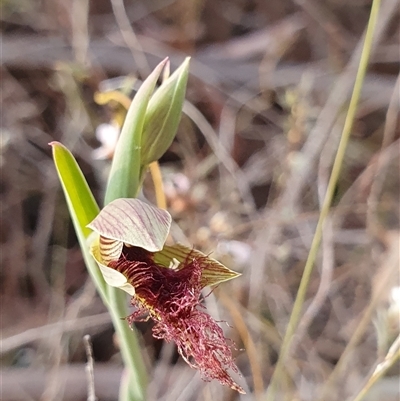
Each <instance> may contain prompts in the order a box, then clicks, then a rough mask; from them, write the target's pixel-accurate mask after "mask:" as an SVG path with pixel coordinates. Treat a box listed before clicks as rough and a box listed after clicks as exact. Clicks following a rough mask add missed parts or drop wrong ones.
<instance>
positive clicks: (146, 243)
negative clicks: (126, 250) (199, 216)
mask: <svg viewBox="0 0 400 401" xmlns="http://www.w3.org/2000/svg"><path fill="white" fill-rule="evenodd" d="M170 226H171V216H170V214H169V213H168V212H167V211H165V210H162V209H159V208H156V207H154V206H151V205H148V204H147V203H144V202H142V201H140V200H139V199H133V198H132V199H130V198H129V199H128V198H120V199H116V200H114V201H113V202H111V203H109V204H108V205H107V206H105V207H104V209H103V210H102V211H101V212H100V213H99V214H98V216H97V217H96V218H95V219H94V220H93V221H92V222H91V223H90V224H89V225H88V227H89V228H91V229H92V230H93V231H96V232H97V233H98V234H100V235H101V237H104V238H106V239H108V240H111V241H108V242H107V241H106V240H102V241H103V243H100V245H101V247H103V245H104V246H105V247H108V248H114V247H117V245H115V244H114V243H113V241H112V240H114V241H118V242H121V243H125V244H128V245H131V246H138V247H140V248H143V249H146V250H147V251H149V252H157V251H160V250H161V249H162V248H163V246H164V243H165V240H166V239H167V236H168V233H169V229H170ZM119 246H120V249H119V254H120V253H121V250H122V245H119ZM117 251H118V249H113V252H112V256H114V255H115V254H117ZM118 256H119V255H118ZM114 259H115V258H114ZM114 259H112V260H114Z"/></svg>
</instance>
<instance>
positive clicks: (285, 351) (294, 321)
mask: <svg viewBox="0 0 400 401" xmlns="http://www.w3.org/2000/svg"><path fill="white" fill-rule="evenodd" d="M380 2H381V0H373V3H372V7H371V13H370V18H369V22H368V27H367V31H366V35H365V41H364V46H363V50H362V53H361V58H360V63H359V67H358V71H357V75H356V80H355V83H354V88H353V93H352V96H351V99H350V104H349V108H348V112H347V116H346V120H345V123H344V127H343V131H342V135H341V139H340V143H339V147H338V150H337V153H336V157H335V161H334V164H333V167H332V174H331V177H330V179H329V183H328V187H327V191H326V194H325V198H324V201H323V204H322V208H321V213H320V216H319V219H318V223H317V227H316V229H315V234H314V238H313V241H312V244H311V248H310V252H309V254H308V258H307V261H306V264H305V267H304V272H303V275H302V278H301V282H300V285H299V289H298V292H297V296H296V299H295V302H294V305H293V310H292V313H291V315H290V319H289V323H288V327H287V329H286V333H285V336H284V338H283V342H282V347H281V351H280V354H279V359H278V362H277V364H276V367H275V371H274V374H273V375H272V378H271V382H270V385H269V387H268V391H267V394H266V401H273V400H274V399H275V396H276V392H277V387H278V384H279V381H280V378H281V376H282V373H283V370H284V366H285V363H286V361H287V359H288V357H289V353H290V348H291V344H292V342H293V338H294V335H295V331H296V328H297V325H298V322H299V320H300V317H301V311H302V308H303V305H304V301H305V297H306V292H307V288H308V284H309V282H310V278H311V274H312V271H313V267H314V263H315V260H316V256H317V253H318V249H319V245H320V242H321V237H322V230H323V227H324V223H325V220H326V218H327V216H328V214H329V209H330V206H331V204H332V199H333V196H334V193H335V188H336V185H337V182H338V179H339V175H340V171H341V168H342V165H343V160H344V156H345V153H346V148H347V144H348V142H349V138H350V134H351V129H352V127H353V122H354V118H355V115H356V111H357V104H358V101H359V98H360V94H361V89H362V86H363V82H364V78H365V75H366V71H367V67H368V61H369V57H370V52H371V47H372V39H373V34H374V28H375V25H376V22H377V18H378V11H379V6H380Z"/></svg>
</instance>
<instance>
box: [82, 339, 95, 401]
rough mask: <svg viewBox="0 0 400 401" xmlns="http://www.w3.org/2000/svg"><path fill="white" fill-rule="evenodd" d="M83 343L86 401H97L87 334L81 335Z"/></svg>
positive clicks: (91, 352)
mask: <svg viewBox="0 0 400 401" xmlns="http://www.w3.org/2000/svg"><path fill="white" fill-rule="evenodd" d="M83 344H84V345H85V350H86V357H87V363H86V366H85V371H86V378H87V394H88V396H87V401H97V397H96V393H95V389H94V372H93V365H94V359H93V351H92V344H91V341H90V336H89V334H86V335H85V336H83Z"/></svg>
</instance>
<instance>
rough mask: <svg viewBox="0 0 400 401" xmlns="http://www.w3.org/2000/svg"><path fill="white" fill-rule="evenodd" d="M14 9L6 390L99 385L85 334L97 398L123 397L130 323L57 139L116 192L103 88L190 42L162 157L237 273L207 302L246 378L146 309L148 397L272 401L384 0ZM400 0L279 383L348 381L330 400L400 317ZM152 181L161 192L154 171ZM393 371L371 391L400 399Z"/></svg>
mask: <svg viewBox="0 0 400 401" xmlns="http://www.w3.org/2000/svg"><path fill="white" fill-rule="evenodd" d="M1 7H2V11H1V23H2V38H1V41H2V44H1V46H2V48H1V56H2V65H1V74H2V78H1V79H2V81H1V88H2V89H1V108H2V111H1V133H0V134H1V146H0V152H1V153H0V165H1V177H0V197H1V252H0V257H1V266H2V269H1V276H0V277H1V282H0V297H1V320H0V329H1V340H2V342H1V372H2V373H1V374H2V378H1V381H2V382H1V392H2V394H1V400H2V401H11V400H13V401H25V400H26V401H28V400H29V401H31V400H43V401H50V400H54V401H56V400H57V401H58V400H71V401H80V400H86V399H87V380H86V376H85V370H84V369H85V367H84V366H85V362H86V354H85V348H84V343H83V340H82V338H83V336H84V335H85V334H89V335H90V336H91V339H92V343H93V354H94V359H95V365H94V373H95V388H96V395H97V397H98V398H99V400H102V401H116V400H117V397H118V387H119V381H120V378H121V374H122V364H121V359H120V356H119V352H118V339H117V338H115V336H114V333H113V328H112V325H111V322H110V317H109V315H108V313H107V312H106V309H105V307H104V306H103V304H102V302H101V300H100V299H99V297H98V296H97V295H96V292H95V289H94V287H93V285H92V283H91V281H90V280H89V279H88V275H87V272H86V269H85V266H84V262H83V259H82V256H81V252H80V249H79V245H78V243H77V240H76V237H75V234H74V231H73V227H72V225H71V221H70V219H69V216H68V210H67V207H66V204H65V201H64V197H63V194H62V192H61V189H60V185H59V183H58V179H57V176H56V171H55V169H54V166H53V163H52V159H51V151H50V148H49V146H48V143H49V142H51V141H53V140H57V141H60V142H62V143H63V144H64V145H66V146H67V147H68V148H69V149H71V150H72V152H73V153H74V155H75V156H76V158H77V160H78V162H79V164H80V166H81V168H82V170H83V172H84V173H85V175H86V178H87V180H88V182H89V184H90V186H91V188H92V190H93V191H94V193H95V196H96V198H97V200H98V202H99V203H100V204H101V203H102V199H103V194H104V187H105V182H106V178H107V173H108V169H109V165H110V157H111V155H112V140H111V139H110V138H113V137H114V136H115V133H116V132H117V129H116V128H115V120H116V119H118V115H119V114H120V110H119V108H120V107H121V105H120V104H118V103H117V102H116V101H115V100H112V101H110V102H108V101H107V99H108V98H107V93H109V91H111V90H118V89H121V88H125V89H126V83H127V82H128V83H129V85H132V83H133V87H134V88H137V87H138V86H139V85H140V82H141V80H142V79H144V78H145V77H146V76H147V75H148V73H149V72H150V71H151V69H152V68H154V67H155V65H156V64H157V63H158V62H159V61H160V60H161V59H163V58H164V57H166V56H168V57H169V58H170V61H171V70H174V69H175V68H176V66H177V65H179V64H180V63H181V62H182V61H183V59H184V57H185V56H186V55H190V56H191V57H192V60H191V69H190V72H191V75H190V78H189V83H188V90H187V103H186V105H185V113H184V115H183V117H182V121H181V125H180V128H179V131H178V134H177V137H176V140H175V141H174V143H173V144H172V145H171V147H170V149H169V150H168V152H167V153H166V154H165V155H164V156H163V158H162V159H161V169H162V173H163V179H164V185H165V193H166V196H167V200H168V210H169V211H170V213H171V214H172V216H173V219H174V225H173V229H172V234H173V236H174V238H175V240H176V241H179V242H183V243H185V244H189V245H190V246H194V247H195V248H198V249H200V250H202V251H203V252H205V253H211V255H212V256H213V257H214V258H217V259H219V260H220V261H222V262H223V263H225V264H226V265H227V266H228V267H230V268H232V269H234V270H237V271H240V272H241V273H242V276H241V277H240V278H239V279H236V280H234V281H232V282H229V283H226V284H223V285H221V286H220V287H218V288H217V289H215V291H214V292H213V293H212V294H211V295H210V296H209V297H207V298H206V299H205V302H206V304H207V307H208V309H209V311H210V314H212V315H213V316H214V317H215V318H216V319H217V320H220V321H226V322H227V323H228V324H224V323H221V325H222V326H223V328H224V330H225V332H226V336H227V337H228V338H231V339H232V340H233V341H234V342H235V344H236V348H237V349H236V350H235V351H234V354H235V357H236V361H237V364H238V367H239V369H240V372H241V374H242V377H241V378H240V377H239V378H237V380H238V382H239V383H240V384H241V385H242V386H243V387H244V388H245V390H246V391H247V393H248V394H247V395H240V394H236V393H235V392H233V391H232V390H230V389H227V388H224V387H222V386H220V385H219V384H218V383H215V382H211V383H205V382H203V381H202V380H201V378H200V375H199V374H198V372H196V371H195V370H192V369H190V368H189V367H188V366H187V365H186V364H185V363H184V362H183V361H182V360H181V359H180V357H178V355H177V352H176V350H175V348H174V346H173V345H172V344H163V343H161V342H159V341H156V340H154V339H153V338H152V335H151V324H150V322H149V323H140V324H138V325H137V327H138V329H139V330H140V332H141V341H142V345H143V347H142V349H143V355H144V358H145V360H146V363H147V367H148V372H149V376H150V379H151V383H150V385H149V390H148V396H147V399H148V400H149V401H155V400H160V401H161V400H163V401H164V400H165V401H176V400H179V401H200V400H223V401H234V400H257V401H258V400H263V399H264V398H265V397H264V395H265V391H266V389H267V386H268V383H269V381H270V378H271V375H272V372H273V370H274V366H275V364H276V361H277V356H278V354H279V349H280V346H281V341H282V337H283V335H284V332H285V327H286V325H287V322H288V318H289V316H290V312H291V309H292V306H293V300H294V297H295V295H296V292H297V289H298V285H299V282H300V279H301V274H302V271H303V268H304V264H305V261H306V258H307V254H308V251H309V248H310V244H311V241H312V238H313V234H314V231H315V227H316V223H317V219H318V215H319V210H320V206H321V200H322V196H323V195H324V193H325V188H326V185H327V182H328V179H329V176H330V171H331V167H332V163H333V158H334V156H335V152H336V149H337V144H338V141H339V139H340V134H341V130H342V127H343V122H344V117H345V115H346V110H347V105H348V102H349V95H350V92H351V89H352V86H353V83H354V78H355V74H356V69H357V65H358V60H359V54H360V49H361V46H362V35H363V32H364V30H365V27H366V24H367V21H368V17H369V13H370V8H371V0H357V1H351V2H346V1H342V0H327V1H318V0H269V1H265V0H229V1H228V0H191V1H185V0H147V1H143V0H137V1H133V0H132V1H125V2H123V0H96V1H89V0H67V1H60V0H42V1H40V0H36V1H28V0H3V1H2V2H1ZM399 10H400V4H399V1H398V0H383V1H382V5H381V10H380V15H379V22H378V24H377V26H376V33H375V41H374V44H373V53H372V56H371V61H370V68H369V71H368V74H367V77H366V79H365V82H364V88H363V92H362V97H361V100H360V105H359V108H358V112H357V116H356V120H355V124H354V127H353V130H352V134H351V140H350V143H349V146H348V149H347V153H346V159H345V165H344V168H343V170H342V173H341V178H340V181H339V183H338V186H337V188H336V193H335V199H334V204H333V207H332V214H331V218H330V219H329V221H328V223H327V224H326V227H325V229H324V234H323V241H322V244H321V251H320V253H319V256H318V258H317V262H316V266H315V269H314V272H313V276H312V279H311V285H310V287H309V289H308V293H307V300H306V303H305V305H304V311H303V312H304V314H303V317H302V319H301V321H300V325H299V327H298V329H297V333H296V339H295V341H294V345H293V348H292V350H291V352H290V358H289V361H288V362H287V365H286V366H287V368H288V372H287V377H286V389H285V391H284V392H283V393H281V394H278V399H279V400H310V401H314V400H319V399H321V398H320V397H321V394H322V392H323V391H324V390H326V386H327V384H329V380H331V379H332V377H335V378H336V379H337V381H336V382H335V381H333V384H332V386H333V389H334V390H333V391H331V392H330V393H329V394H330V395H329V397H330V398H325V399H324V401H328V400H332V401H336V400H337V401H339V400H347V399H349V400H350V399H352V398H351V397H353V396H354V395H355V394H357V392H358V391H359V390H360V389H361V388H362V386H363V384H364V383H365V380H366V378H367V377H368V375H369V374H370V373H371V372H372V371H373V370H374V369H375V367H376V366H377V363H379V362H380V361H382V360H383V358H384V356H385V355H386V353H387V351H388V349H389V347H390V346H391V344H392V343H393V341H394V340H395V339H396V337H397V336H398V334H399V327H400V324H399V310H400V295H399V293H400V290H399V285H400V280H399V270H398V269H399V213H400V212H399V136H400V124H399V78H398V74H399V63H400V52H399V35H400V24H399V16H400V12H399ZM127 77H128V78H127ZM133 92H134V91H133ZM133 92H132V93H130V95H133ZM99 127H100V128H99ZM109 142H111V145H110V144H109ZM110 147H111V151H110ZM143 193H144V196H146V197H147V198H148V199H149V200H150V201H153V202H154V201H155V198H154V193H153V186H152V182H151V180H150V179H148V180H146V182H145V184H144V189H143ZM333 372H334V376H333ZM398 375H399V368H398V366H396V365H395V366H394V367H393V368H392V369H391V370H390V371H389V372H388V373H387V375H386V376H385V377H384V378H383V379H382V380H381V381H380V382H379V383H378V384H377V385H376V386H375V387H374V388H373V389H372V390H371V392H370V393H369V395H368V396H367V397H366V398H365V399H366V400H367V399H368V400H370V401H378V400H385V401H391V400H398V399H399V398H398V397H399V384H398V383H399V382H398V380H399V376H398ZM338 383H339V384H338Z"/></svg>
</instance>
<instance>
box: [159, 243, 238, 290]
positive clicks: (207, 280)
mask: <svg viewBox="0 0 400 401" xmlns="http://www.w3.org/2000/svg"><path fill="white" fill-rule="evenodd" d="M194 259H196V260H197V261H198V262H199V263H201V265H202V274H201V285H202V286H203V287H206V286H208V285H217V284H219V283H222V282H224V281H228V280H232V279H234V278H236V277H239V276H240V275H241V274H240V273H237V272H235V271H233V270H231V269H228V268H227V267H226V266H224V265H223V264H222V263H220V262H218V261H217V260H215V259H213V258H210V257H209V256H207V255H205V254H204V253H202V252H200V251H197V250H196V249H191V248H188V247H186V246H184V245H182V244H176V245H172V246H169V245H165V246H164V248H163V250H162V251H160V252H156V253H155V254H154V261H155V262H156V263H159V264H161V265H163V266H165V267H170V265H171V263H174V261H175V260H177V261H178V262H180V263H181V264H180V265H179V266H178V267H177V268H178V269H180V268H182V267H183V266H184V264H185V263H190V262H192V261H193V260H194Z"/></svg>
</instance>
